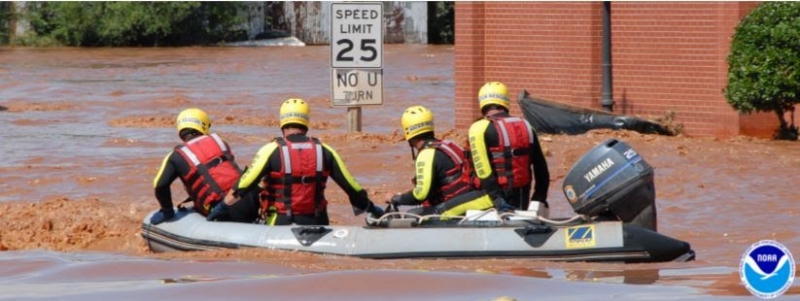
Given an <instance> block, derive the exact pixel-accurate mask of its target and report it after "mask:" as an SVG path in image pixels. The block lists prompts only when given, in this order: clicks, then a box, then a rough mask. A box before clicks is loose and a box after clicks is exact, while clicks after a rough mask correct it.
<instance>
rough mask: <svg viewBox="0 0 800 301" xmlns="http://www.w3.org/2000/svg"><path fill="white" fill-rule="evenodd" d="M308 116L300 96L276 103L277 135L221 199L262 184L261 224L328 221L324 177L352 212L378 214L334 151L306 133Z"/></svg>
mask: <svg viewBox="0 0 800 301" xmlns="http://www.w3.org/2000/svg"><path fill="white" fill-rule="evenodd" d="M310 116H311V112H310V108H309V106H308V103H306V102H305V101H303V100H302V99H300V98H290V99H287V100H286V101H284V102H283V104H281V108H280V115H279V117H280V127H281V132H282V134H283V135H282V137H279V138H276V139H274V140H273V141H271V142H269V143H267V144H266V145H264V146H263V147H261V149H259V150H258V152H257V153H256V156H255V158H254V159H253V161H252V162H251V163H250V165H249V166H248V167H247V170H246V171H245V172H244V174H243V175H242V177H241V178H240V179H239V181H238V182H237V183H236V185H235V186H234V188H233V190H232V193H231V194H230V195H229V196H228V197H227V198H226V201H225V203H227V204H235V203H237V202H238V196H239V195H242V194H246V193H248V192H250V191H254V190H259V189H261V188H262V187H263V189H264V191H263V193H262V195H263V198H264V199H265V202H263V203H262V207H261V214H262V218H263V219H264V220H265V223H266V224H268V225H290V224H298V225H328V224H330V221H329V218H328V210H327V204H328V201H327V200H326V199H325V187H326V183H327V180H328V178H333V181H334V182H336V184H337V185H338V186H339V187H340V188H342V190H344V192H345V193H346V194H347V196H348V197H349V199H350V204H351V205H352V206H353V213H354V214H356V215H359V214H361V213H363V212H369V213H370V214H371V215H372V216H373V217H380V216H381V215H383V209H381V208H379V207H377V206H375V204H374V203H373V202H372V201H371V200H370V199H369V197H368V195H367V191H366V190H364V188H362V187H361V185H359V184H358V182H357V181H356V180H355V179H354V178H353V177H352V175H350V172H349V171H348V170H347V167H346V166H345V164H344V162H343V161H342V159H341V157H339V154H338V153H337V152H336V150H334V149H333V148H332V147H331V146H329V145H327V144H325V143H322V142H321V141H320V140H319V139H317V138H314V137H309V136H307V133H308V129H309V127H310V123H309V120H310Z"/></svg>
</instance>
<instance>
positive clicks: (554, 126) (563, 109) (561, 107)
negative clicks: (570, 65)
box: [518, 90, 673, 135]
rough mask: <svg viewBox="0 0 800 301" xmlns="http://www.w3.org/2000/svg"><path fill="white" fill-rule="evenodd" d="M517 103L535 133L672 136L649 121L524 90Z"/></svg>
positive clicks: (661, 126) (663, 128) (662, 127)
mask: <svg viewBox="0 0 800 301" xmlns="http://www.w3.org/2000/svg"><path fill="white" fill-rule="evenodd" d="M518 100H519V106H520V108H521V109H522V113H523V114H524V115H525V119H527V120H528V122H530V124H531V125H532V126H533V128H534V129H536V132H537V133H545V134H568V135H577V134H583V133H586V132H587V131H589V130H593V129H613V130H630V131H636V132H640V133H644V134H659V135H673V133H672V132H671V131H670V130H668V129H667V128H666V127H665V126H663V125H661V124H658V123H655V122H652V121H649V120H645V119H641V118H637V117H632V116H626V115H618V114H614V113H610V112H605V111H600V110H594V109H586V108H579V107H574V106H569V105H566V104H562V103H557V102H552V101H548V100H544V99H539V98H535V97H532V96H530V94H528V91H525V90H522V92H520V94H519V99H518Z"/></svg>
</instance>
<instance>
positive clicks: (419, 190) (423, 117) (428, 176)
mask: <svg viewBox="0 0 800 301" xmlns="http://www.w3.org/2000/svg"><path fill="white" fill-rule="evenodd" d="M400 124H401V126H402V128H403V134H404V135H405V139H406V141H408V144H409V146H410V147H411V152H412V159H414V165H415V170H416V175H415V177H414V178H413V180H412V182H413V183H414V188H413V189H411V190H409V191H407V192H405V193H400V194H396V195H394V196H393V197H392V198H391V200H390V201H389V203H390V205H391V206H392V207H396V206H398V205H405V206H420V205H421V207H417V208H414V209H411V210H409V212H413V213H417V214H440V215H442V217H443V218H448V217H452V216H461V215H464V214H465V213H466V211H467V210H470V209H475V210H485V209H490V208H493V207H495V204H494V203H493V202H492V199H491V198H490V197H489V195H488V194H486V192H484V191H481V190H476V189H473V187H472V186H471V184H470V171H469V163H468V162H467V160H466V158H465V157H464V149H462V148H461V147H460V146H458V144H456V143H454V142H453V141H450V140H440V139H437V138H436V136H435V132H434V126H433V112H431V111H430V110H428V109H427V108H425V107H423V106H412V107H409V108H408V109H406V110H405V112H403V115H402V117H401V119H400Z"/></svg>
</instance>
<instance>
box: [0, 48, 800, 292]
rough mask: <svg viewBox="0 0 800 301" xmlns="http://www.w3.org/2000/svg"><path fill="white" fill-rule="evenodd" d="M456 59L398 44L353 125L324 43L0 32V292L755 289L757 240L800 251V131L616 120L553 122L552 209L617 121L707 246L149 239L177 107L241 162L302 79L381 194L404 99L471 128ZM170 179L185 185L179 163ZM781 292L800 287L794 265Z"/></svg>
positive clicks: (446, 128)
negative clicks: (433, 256) (205, 42)
mask: <svg viewBox="0 0 800 301" xmlns="http://www.w3.org/2000/svg"><path fill="white" fill-rule="evenodd" d="M453 72H454V51H453V47H452V46H429V45H386V46H385V47H384V71H383V76H384V84H383V85H384V104H383V105H380V106H369V107H364V109H363V111H362V116H363V125H362V126H363V131H362V132H361V133H347V132H346V128H347V124H346V119H345V117H346V116H345V115H346V109H345V108H343V107H333V106H332V105H331V102H330V93H331V92H330V90H331V79H330V76H331V72H330V49H329V48H328V47H326V46H313V47H312V46H309V47H264V48H200V47H190V48H113V49H108V48H97V49H71V48H62V49H23V48H0V125H2V126H3V130H2V131H0V140H1V141H2V160H0V227H2V228H3V231H2V232H0V251H3V252H0V262H2V263H0V266H2V268H1V269H0V299H7V300H20V299H36V300H41V299H53V300H55V299H58V300H107V299H110V298H114V299H115V300H116V299H121V300H141V299H143V298H149V299H157V298H160V297H163V298H169V299H171V300H198V299H199V300H204V299H221V298H232V299H255V298H259V297H263V296H269V297H277V298H279V299H288V298H291V299H322V298H324V299H326V300H353V299H357V300H362V299H373V298H377V299H390V300H418V299H423V300H434V299H435V300H492V299H496V298H501V297H504V296H505V297H510V298H516V299H517V300H533V299H535V298H539V297H548V298H552V299H554V300H584V299H598V298H599V299H610V298H612V297H613V298H614V299H621V300H643V299H650V300H661V299H669V300H682V299H716V298H731V299H745V298H746V299H751V298H752V296H751V295H750V293H749V292H748V291H747V290H746V289H745V288H744V286H743V285H742V284H741V283H740V280H739V272H738V267H739V261H740V259H741V257H742V253H743V252H744V251H745V250H746V249H747V248H748V247H749V246H750V245H751V244H752V243H755V242H757V241H759V240H762V239H773V240H777V241H779V242H781V243H783V244H784V245H786V246H787V247H788V248H789V249H790V250H791V251H793V252H794V254H795V256H797V255H800V227H798V226H797V221H798V219H799V218H800V209H798V206H797V205H796V203H797V202H798V201H800V191H799V190H798V188H797V186H798V177H797V175H798V170H800V144H798V142H785V141H769V140H761V139H755V138H748V137H734V138H730V139H716V138H693V137H682V136H681V137H664V136H655V135H642V134H639V133H636V132H627V131H620V132H614V131H605V130H603V131H593V132H589V133H587V134H583V135H576V136H567V135H543V136H541V137H540V139H541V142H542V145H543V146H544V148H545V151H546V158H547V160H548V163H549V168H550V175H551V186H550V193H549V202H550V204H551V206H552V208H551V215H553V216H572V208H571V207H570V205H569V203H568V201H567V200H566V198H565V197H564V195H563V193H562V191H561V185H562V184H563V179H564V177H565V176H566V174H567V172H568V171H569V169H570V168H571V167H572V164H573V163H575V162H576V161H577V160H578V159H579V158H580V157H581V156H582V155H583V154H584V153H586V152H587V151H588V150H589V149H591V148H592V147H594V146H595V145H597V144H598V143H600V142H602V141H604V140H606V139H609V138H617V139H620V140H622V141H625V142H627V143H628V144H630V145H631V146H632V147H633V148H634V149H636V151H637V152H638V153H640V154H641V155H642V156H643V157H644V159H645V160H646V161H647V162H648V163H650V165H652V166H653V167H654V168H655V181H656V184H655V187H656V191H657V206H658V216H659V232H661V233H663V234H665V235H667V236H671V237H674V238H677V239H680V240H684V241H687V242H689V243H690V244H691V245H692V248H693V249H694V250H695V251H696V252H697V260H696V261H693V262H688V263H659V264H627V265H626V264H609V263H606V264H599V263H559V262H540V261H534V260H524V259H481V260H477V259H475V260H468V259H458V260H420V259H414V260H368V259H358V258H345V257H337V256H325V255H312V254H303V253H296V252H281V251H267V250H223V251H207V252H193V253H168V254H153V253H151V252H150V251H149V250H148V248H147V245H146V244H145V242H144V241H143V240H142V238H141V236H140V228H141V222H142V219H143V218H144V216H145V215H146V214H147V213H149V212H150V211H152V210H155V209H157V208H158V202H157V201H156V200H155V197H154V193H153V188H152V181H153V177H154V176H155V173H156V172H157V170H158V167H159V165H160V164H161V160H162V159H163V157H164V155H166V154H167V153H168V152H169V151H170V149H171V148H172V147H173V146H175V145H176V144H178V143H179V139H178V137H177V134H176V131H175V128H174V125H173V121H174V119H175V116H176V114H177V113H178V112H180V111H181V110H182V109H185V108H188V107H199V108H201V109H203V110H205V111H206V112H208V113H209V114H210V116H211V118H212V123H213V126H212V128H211V130H212V132H216V133H219V134H220V135H221V136H222V137H223V138H224V139H226V140H227V141H228V143H229V144H230V145H231V148H232V149H233V152H234V154H235V155H236V156H237V161H238V162H239V163H240V165H245V164H248V163H249V162H250V160H252V158H253V156H254V155H255V153H256V151H257V150H258V149H259V148H260V147H261V146H262V145H263V144H265V143H267V142H268V141H270V140H271V139H272V138H273V137H276V136H278V135H280V131H279V128H278V108H279V106H280V103H281V102H282V101H283V100H285V99H286V98H288V97H300V98H303V99H305V100H306V101H308V102H309V103H310V104H311V132H310V135H312V136H317V137H319V138H321V140H322V141H324V142H326V143H328V144H329V145H331V146H332V147H334V148H335V149H336V150H337V151H338V153H339V154H340V155H341V157H342V159H343V160H344V161H345V163H346V164H347V167H348V168H349V170H350V172H351V173H352V174H353V175H354V176H355V178H356V179H357V180H358V181H359V182H360V183H361V184H362V186H364V187H365V188H366V189H367V190H368V191H369V194H370V197H371V198H372V199H373V200H375V201H376V203H378V204H383V203H384V201H385V200H387V199H389V197H390V196H391V195H392V194H394V193H396V192H401V191H405V190H407V189H410V188H411V184H410V183H409V180H408V179H409V178H410V177H411V175H412V174H413V164H412V163H413V162H412V159H411V156H410V152H409V149H408V146H407V144H406V143H405V142H404V141H403V135H402V133H401V131H400V125H399V124H400V121H399V119H400V115H401V114H402V111H403V110H404V109H405V108H406V107H408V106H411V105H424V106H426V107H428V108H430V109H431V110H432V111H433V112H434V114H435V126H436V133H437V136H439V137H440V138H451V139H453V140H455V141H459V142H461V141H464V139H465V137H466V130H454V129H453V126H454V125H453V121H454V111H453V97H454V91H453V90H454V79H453ZM516 92H517V91H512V93H511V94H512V95H516ZM529 92H530V93H531V94H532V95H534V96H535V95H536V91H531V90H529ZM476 106H477V103H476ZM512 114H515V115H521V112H518V111H517V112H512ZM328 187H329V189H328V191H327V195H328V198H329V200H330V202H331V205H330V208H329V214H330V216H331V223H332V224H363V216H362V217H355V216H353V214H352V210H351V209H350V206H349V203H348V202H347V198H346V196H345V195H344V193H343V192H342V191H341V190H340V189H339V188H338V187H337V186H336V185H328ZM173 194H174V196H173V197H174V199H175V200H176V201H177V200H182V199H183V198H184V197H185V193H184V192H183V189H182V188H181V187H180V183H179V181H176V182H175V184H174V185H173ZM410 239H413V238H410ZM795 258H797V257H795ZM786 295H788V297H790V298H791V297H794V298H797V297H798V296H800V288H798V284H797V283H795V284H794V285H793V286H792V287H791V288H790V289H789V291H788V292H787V293H786ZM298 296H302V297H298ZM784 297H787V296H784Z"/></svg>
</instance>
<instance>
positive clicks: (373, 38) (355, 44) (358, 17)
mask: <svg viewBox="0 0 800 301" xmlns="http://www.w3.org/2000/svg"><path fill="white" fill-rule="evenodd" d="M331 8H332V9H331V10H332V11H333V16H332V18H331V19H332V20H333V21H332V23H331V66H332V67H333V68H382V67H383V3H333V4H331Z"/></svg>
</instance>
